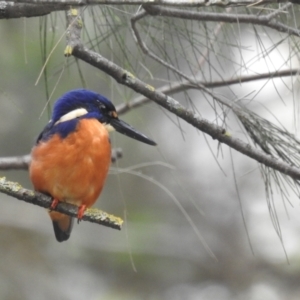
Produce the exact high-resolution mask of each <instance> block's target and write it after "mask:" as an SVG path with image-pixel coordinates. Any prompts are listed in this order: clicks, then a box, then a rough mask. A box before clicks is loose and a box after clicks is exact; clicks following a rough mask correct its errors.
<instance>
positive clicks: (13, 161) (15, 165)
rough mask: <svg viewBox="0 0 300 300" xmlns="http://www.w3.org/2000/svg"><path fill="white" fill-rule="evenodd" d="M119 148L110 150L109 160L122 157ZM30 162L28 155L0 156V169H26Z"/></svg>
mask: <svg viewBox="0 0 300 300" xmlns="http://www.w3.org/2000/svg"><path fill="white" fill-rule="evenodd" d="M122 156H123V153H122V149H121V148H113V149H112V150H111V162H112V163H114V162H116V161H117V160H118V159H120V158H122ZM29 164H30V155H29V154H27V155H21V156H11V157H0V170H27V169H28V166H29Z"/></svg>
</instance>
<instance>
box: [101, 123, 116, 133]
mask: <svg viewBox="0 0 300 300" xmlns="http://www.w3.org/2000/svg"><path fill="white" fill-rule="evenodd" d="M103 125H104V127H105V129H106V130H107V131H108V132H112V131H115V128H113V127H112V126H111V125H110V124H107V123H103Z"/></svg>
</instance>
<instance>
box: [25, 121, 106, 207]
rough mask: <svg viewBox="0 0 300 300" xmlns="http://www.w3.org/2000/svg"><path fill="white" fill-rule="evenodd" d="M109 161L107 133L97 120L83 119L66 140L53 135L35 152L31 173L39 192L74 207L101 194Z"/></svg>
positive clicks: (38, 146)
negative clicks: (69, 203)
mask: <svg viewBox="0 0 300 300" xmlns="http://www.w3.org/2000/svg"><path fill="white" fill-rule="evenodd" d="M110 160H111V147H110V141H109V136H108V132H107V130H106V129H105V127H104V126H103V125H102V124H101V123H99V122H98V121H97V120H93V119H83V120H81V121H80V122H79V123H78V125H77V128H76V130H75V131H74V132H72V133H70V134H69V135H68V136H67V137H66V138H61V137H60V136H59V135H53V136H52V137H51V138H50V139H49V140H47V141H45V142H41V143H39V144H38V145H37V146H36V147H35V148H34V149H33V151H32V163H31V168H30V169H31V172H30V173H31V178H32V181H33V183H34V185H35V188H36V189H37V190H40V191H44V192H48V193H50V194H51V195H52V196H53V197H57V198H58V199H60V200H62V201H64V199H65V200H66V201H67V202H74V204H77V203H76V202H77V201H79V200H80V199H82V198H90V199H91V200H90V202H93V201H95V200H96V198H97V197H98V195H99V193H100V192H101V190H102V187H103V184H104V181H105V178H106V176H107V173H108V169H109V165H110ZM36 174H39V176H36ZM94 198H95V199H94ZM70 200H71V201H70ZM91 205H92V203H91Z"/></svg>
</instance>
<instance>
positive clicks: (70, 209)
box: [0, 177, 123, 230]
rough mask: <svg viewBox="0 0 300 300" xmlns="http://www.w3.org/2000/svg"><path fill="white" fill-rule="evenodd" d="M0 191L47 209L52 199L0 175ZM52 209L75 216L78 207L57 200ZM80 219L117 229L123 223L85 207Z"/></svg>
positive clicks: (106, 214)
mask: <svg viewBox="0 0 300 300" xmlns="http://www.w3.org/2000/svg"><path fill="white" fill-rule="evenodd" d="M0 192H1V193H4V194H6V195H9V196H12V197H14V198H17V199H19V200H22V201H25V202H27V203H31V204H34V205H38V206H41V207H44V208H47V209H49V208H50V206H51V203H52V200H53V199H52V198H51V197H49V196H47V195H44V194H41V193H38V192H33V191H31V190H27V189H25V188H23V187H22V186H21V185H20V184H18V183H16V182H11V181H7V180H6V178H5V177H0ZM54 210H55V211H58V212H60V213H63V214H66V215H68V216H71V217H75V218H76V217H77V212H78V207H77V206H75V205H72V204H69V203H64V202H59V204H58V205H57V207H56V208H55V209H54ZM82 220H83V221H88V222H91V223H97V224H100V225H103V226H106V227H110V228H113V229H118V230H121V228H122V224H123V220H122V219H120V218H118V217H115V216H113V215H110V214H108V213H106V212H104V211H102V210H99V209H95V208H93V209H87V210H86V211H85V212H84V215H83V217H82Z"/></svg>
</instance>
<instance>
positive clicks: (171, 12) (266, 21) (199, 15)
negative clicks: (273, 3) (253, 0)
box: [143, 3, 300, 36]
mask: <svg viewBox="0 0 300 300" xmlns="http://www.w3.org/2000/svg"><path fill="white" fill-rule="evenodd" d="M291 6H292V4H291V3H288V4H286V5H284V6H283V7H282V8H280V9H276V10H275V12H272V13H270V14H267V15H250V14H228V13H211V12H202V11H201V12H198V11H194V10H193V11H192V10H182V9H177V8H165V7H162V6H157V5H144V6H143V8H144V9H145V10H146V11H147V13H148V14H150V15H154V16H159V17H162V16H165V17H172V18H179V19H187V20H197V21H201V22H207V21H211V22H225V23H238V24H239V23H246V24H253V25H261V26H265V27H270V28H272V29H275V30H276V31H279V32H285V33H287V34H289V35H295V36H300V31H299V29H298V28H293V27H290V26H287V25H285V24H283V23H281V22H279V21H276V16H277V15H278V14H280V13H282V12H284V10H286V9H288V8H289V7H291Z"/></svg>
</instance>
